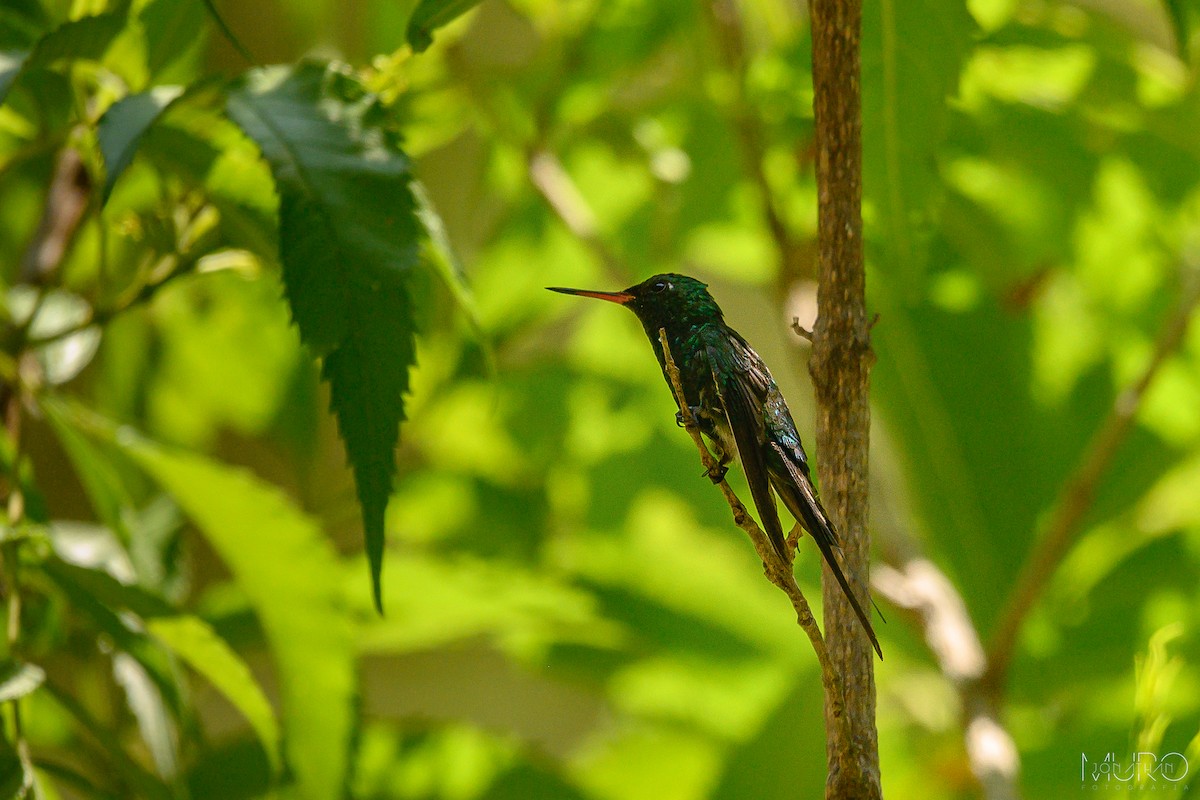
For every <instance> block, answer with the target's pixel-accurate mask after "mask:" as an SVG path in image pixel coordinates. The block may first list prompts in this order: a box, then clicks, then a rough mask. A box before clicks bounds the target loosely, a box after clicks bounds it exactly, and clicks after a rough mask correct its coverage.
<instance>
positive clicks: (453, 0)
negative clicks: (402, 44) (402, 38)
mask: <svg viewBox="0 0 1200 800" xmlns="http://www.w3.org/2000/svg"><path fill="white" fill-rule="evenodd" d="M479 2H480V0H421V3H420V5H418V6H417V8H416V10H415V11H413V14H412V16H411V17H409V19H408V34H407V39H408V44H409V46H410V47H412V49H413V50H414V51H416V52H418V53H423V52H424V51H425V50H426V49H427V48H428V47H429V45H431V44H433V32H434V31H435V30H437V29H438V28H440V27H442V26H443V25H446V24H448V23H450V22H453V21H454V20H455V19H457V18H458V17H461V16H462V15H463V14H465V13H467V12H468V11H470V10H471V9H472V8H474V7H475V6H477V5H479Z"/></svg>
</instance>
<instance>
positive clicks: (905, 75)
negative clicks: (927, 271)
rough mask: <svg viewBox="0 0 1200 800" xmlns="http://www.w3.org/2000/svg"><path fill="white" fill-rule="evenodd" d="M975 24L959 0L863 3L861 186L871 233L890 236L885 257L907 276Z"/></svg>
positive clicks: (918, 270) (919, 253)
mask: <svg viewBox="0 0 1200 800" xmlns="http://www.w3.org/2000/svg"><path fill="white" fill-rule="evenodd" d="M974 29H975V28H974V22H973V21H972V19H971V16H970V15H969V14H968V13H967V9H966V5H965V4H964V3H962V2H959V0H954V2H950V3H944V2H941V1H940V0H875V2H869V3H867V4H866V5H865V7H864V8H863V31H862V142H863V194H864V196H865V198H866V199H867V200H868V201H870V203H871V204H872V205H873V207H874V209H875V214H876V218H877V226H878V231H877V233H876V235H875V237H874V238H876V239H877V240H878V241H881V242H886V250H885V260H886V261H887V262H888V263H889V265H890V266H891V267H892V269H893V270H895V271H896V272H897V273H898V274H899V275H901V276H903V277H905V278H906V279H908V280H910V281H911V280H912V279H913V278H916V277H918V276H920V275H921V274H922V273H923V272H924V260H925V252H924V249H925V248H924V244H923V241H922V240H923V239H924V238H925V235H926V234H925V230H926V229H927V228H928V227H929V223H930V217H931V212H932V207H933V205H934V203H935V201H936V200H937V196H938V176H937V163H936V157H937V152H938V148H939V146H940V144H941V142H942V140H943V138H944V137H945V134H946V130H947V126H948V121H949V111H950V109H949V106H948V104H947V98H949V97H950V96H951V95H952V94H954V92H955V91H956V89H957V87H958V76H959V72H960V71H961V68H962V65H963V61H964V59H965V57H966V54H967V52H968V49H969V47H970V44H971V36H972V34H973V32H974ZM911 285H915V284H911Z"/></svg>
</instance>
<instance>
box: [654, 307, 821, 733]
mask: <svg viewBox="0 0 1200 800" xmlns="http://www.w3.org/2000/svg"><path fill="white" fill-rule="evenodd" d="M658 340H659V342H660V343H661V344H662V351H663V362H664V364H665V365H666V371H667V378H668V380H669V381H670V382H671V390H672V391H673V392H674V394H675V402H676V403H678V404H679V411H680V415H681V417H682V419H683V427H684V429H685V430H686V431H687V432H688V435H689V436H691V437H692V441H693V442H694V443H695V444H696V449H697V450H699V451H700V461H701V463H702V464H703V465H704V469H705V470H707V471H708V474H709V475H718V474H720V466H719V465H718V464H717V461H716V459H715V458H713V456H712V453H710V452H709V450H708V446H707V445H705V444H704V439H703V438H702V437H701V435H700V426H699V425H697V424H696V419H695V417H693V416H692V410H691V408H690V407H689V406H688V403H687V398H686V396H685V395H684V392H683V380H682V378H681V377H680V374H679V367H678V366H676V364H675V359H674V357H673V356H672V355H671V346H670V344H669V343H668V341H667V331H666V329H665V328H659V330H658ZM716 483H717V486H719V487H720V489H721V494H723V495H724V496H725V502H726V503H728V504H729V510H730V511H732V512H733V524H735V525H737V526H738V527H739V528H741V529H742V530H743V531H745V532H746V535H747V536H749V537H750V541H751V543H752V544H753V545H754V550H755V552H757V553H758V557H759V558H760V559H761V560H762V562H763V571H764V573H765V574H766V576H767V579H768V580H769V581H771V583H773V584H775V585H776V586H778V587H779V589H780V590H781V591H783V593H784V594H786V595H787V596H788V599H789V600H791V601H792V607H793V608H794V609H795V610H796V622H797V623H798V624H799V625H800V627H801V628H803V629H804V632H805V633H806V634H808V639H809V641H810V642H812V647H813V651H814V652H816V654H817V661H818V662H819V663H820V665H821V682H822V683H823V684H824V686H825V695H826V697H828V698H829V701H830V702H831V703H832V704H834V706H835V707H836V708H837V709H838V713H837V717H838V718H839V719H840V718H842V717H843V715H842V713H841V709H842V705H843V704H842V681H841V678H840V677H839V676H838V674H837V672H835V671H834V669H833V664H832V662H831V661H830V659H829V651H828V649H827V648H826V647H825V639H824V637H822V635H821V629H820V627H818V626H817V620H816V618H815V617H814V616H813V613H812V609H811V608H810V607H809V605H808V600H806V599H805V597H804V593H803V592H802V591H801V590H800V586H799V585H798V584H797V583H796V577H795V575H793V574H792V568H791V565H790V564H786V563H784V562H783V560H782V559H780V557H779V554H778V553H776V552H775V550H774V548H773V547H772V546H771V542H770V541H769V540H768V539H767V535H766V534H765V533H763V531H762V528H760V527H758V523H756V522H755V521H754V518H753V517H752V516H750V513H749V512H748V511H746V507H745V506H744V505H742V501H741V500H740V499H738V496H737V494H736V493H735V492H734V491H733V489H732V488H731V487H730V486H729V483H728V481H726V480H725V479H724V478H721V479H720V480H719V481H717V482H716Z"/></svg>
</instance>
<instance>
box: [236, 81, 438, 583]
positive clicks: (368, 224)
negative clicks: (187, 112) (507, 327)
mask: <svg viewBox="0 0 1200 800" xmlns="http://www.w3.org/2000/svg"><path fill="white" fill-rule="evenodd" d="M227 107H228V111H229V114H230V116H231V117H232V118H233V119H234V121H236V122H237V123H238V124H239V125H240V126H241V127H242V129H243V130H244V131H245V132H246V133H247V134H248V135H249V136H250V137H251V138H252V139H254V141H255V142H257V143H258V146H259V147H260V148H261V150H262V153H263V156H264V157H265V158H266V160H267V163H268V164H270V167H271V172H272V173H273V174H274V176H275V182H276V186H277V189H278V191H279V197H280V210H279V225H280V232H279V238H280V255H281V258H282V261H283V279H284V285H285V288H286V291H287V297H288V300H289V302H290V304H291V307H292V313H293V315H294V317H295V320H296V324H297V325H298V326H299V327H300V336H301V338H302V339H303V340H304V342H305V343H307V344H308V345H309V347H311V348H312V349H313V350H314V351H315V352H316V353H317V354H318V355H320V356H323V357H324V365H323V368H322V376H323V377H324V378H325V379H326V380H328V381H329V382H330V386H331V390H332V408H333V411H334V412H335V413H336V414H337V418H338V426H339V430H340V431H341V434H342V438H343V439H344V440H345V442H346V451H347V454H348V456H349V459H350V463H351V464H352V465H353V467H354V475H355V479H356V482H357V486H358V496H359V500H360V502H361V504H362V510H363V527H364V530H365V537H366V549H367V556H368V560H369V562H370V566H371V577H372V581H373V586H374V591H375V599H376V604H377V605H379V606H380V607H382V606H381V599H380V588H379V580H380V573H381V569H382V563H383V544H384V531H383V519H384V511H385V509H386V507H387V500H388V495H389V493H390V491H391V481H392V475H393V473H394V470H395V460H394V452H393V451H394V449H395V446H396V442H397V440H398V437H399V424H400V422H401V421H402V420H403V419H404V394H405V392H406V391H407V390H408V369H409V367H410V366H411V365H412V364H413V361H414V358H415V349H414V340H413V335H414V327H413V319H412V309H411V300H410V296H409V290H408V285H407V280H406V278H407V273H409V272H410V271H411V270H412V269H413V268H414V267H415V266H416V265H417V264H418V262H419V257H420V255H419V254H420V247H421V230H422V227H421V222H420V220H419V219H418V218H417V213H416V211H417V206H416V200H415V198H414V197H413V193H412V189H411V186H410V182H411V176H410V173H409V162H408V158H407V157H406V156H405V155H404V153H403V152H401V151H400V149H399V148H398V147H397V146H395V144H394V143H393V142H392V137H391V136H390V131H388V130H386V129H384V128H382V127H380V126H379V125H377V124H375V123H374V122H373V119H372V116H371V112H373V111H374V110H375V108H374V104H373V99H372V98H371V97H370V96H369V95H365V94H364V93H363V92H362V89H361V87H360V86H359V84H358V83H357V82H356V81H354V80H353V79H352V78H349V77H348V76H345V75H343V74H340V73H339V72H338V71H336V69H335V68H332V67H330V68H325V67H322V66H320V65H316V64H305V65H302V66H300V67H297V68H295V69H289V68H271V69H263V70H255V71H254V72H251V73H250V74H249V75H248V76H247V77H246V79H245V81H244V82H243V83H242V84H241V85H240V86H239V87H237V88H236V89H234V90H233V91H232V92H230V95H229V100H228V106H227Z"/></svg>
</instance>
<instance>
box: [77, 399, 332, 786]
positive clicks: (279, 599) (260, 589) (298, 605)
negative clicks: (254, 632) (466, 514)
mask: <svg viewBox="0 0 1200 800" xmlns="http://www.w3.org/2000/svg"><path fill="white" fill-rule="evenodd" d="M72 413H75V414H76V416H77V420H76V421H77V424H85V425H87V426H88V427H89V428H90V429H91V430H92V431H93V432H94V433H95V434H98V435H102V436H104V437H106V438H108V439H109V440H110V441H113V442H116V443H117V444H118V445H119V446H120V447H121V449H122V450H123V451H124V452H125V453H126V454H127V455H129V457H130V458H132V459H133V460H134V461H135V462H136V463H137V464H138V465H140V466H141V467H142V468H143V469H144V470H146V472H148V473H149V474H150V475H151V476H152V477H153V478H154V479H155V480H157V481H158V482H159V483H160V484H161V485H162V486H163V488H165V489H166V490H167V491H168V492H169V493H170V494H171V495H172V496H173V497H174V498H175V500H176V501H177V502H178V503H179V505H180V507H181V508H182V509H183V510H184V512H185V513H186V514H187V515H188V516H189V517H190V518H191V520H192V521H193V522H194V523H195V524H196V526H197V527H198V528H199V529H200V531H201V532H202V533H203V534H204V536H205V537H206V538H207V540H208V542H209V543H210V544H211V545H212V547H213V549H214V550H216V552H217V553H218V554H219V555H220V556H221V558H222V560H223V561H224V562H225V564H226V565H227V566H228V567H229V570H230V572H231V573H232V574H233V576H234V578H235V580H236V581H237V584H238V586H239V587H241V589H242V591H244V592H245V594H246V597H247V598H248V599H249V601H250V604H251V605H252V607H253V608H254V610H255V612H256V613H257V615H258V617H259V620H260V622H261V623H262V626H263V630H264V631H265V633H266V636H267V639H268V640H269V643H270V645H271V652H272V653H273V655H274V657H275V660H276V664H277V668H278V672H279V679H280V688H281V694H282V704H283V719H284V730H285V731H286V732H287V736H286V753H287V756H288V762H289V764H290V766H291V770H292V772H293V773H294V774H295V776H296V782H297V786H298V788H299V792H300V795H301V796H302V797H304V798H308V799H309V800H325V798H329V797H338V796H340V795H341V787H342V785H343V780H344V777H345V774H346V769H347V764H348V748H349V744H350V735H351V729H352V726H353V722H354V698H355V673H354V653H353V642H352V636H351V630H350V625H349V622H348V620H347V617H346V616H345V615H344V614H343V613H342V611H341V608H340V606H341V591H340V589H339V585H338V584H339V582H338V569H337V561H338V559H337V554H336V553H334V551H333V548H332V547H331V546H330V545H329V542H328V541H327V540H326V539H325V538H324V537H323V536H322V535H321V532H320V529H319V528H318V527H317V524H316V523H315V522H314V521H313V520H312V519H311V518H309V517H308V516H306V515H304V514H303V513H301V512H300V511H298V510H297V509H296V507H295V506H294V505H292V503H291V502H290V501H288V500H287V498H285V497H284V496H283V494H282V493H281V492H280V491H279V490H278V489H276V488H274V487H272V486H270V485H268V484H265V483H263V482H262V481H260V480H258V479H257V478H255V477H254V476H252V475H251V474H250V473H248V472H246V471H245V470H241V469H234V468H230V467H227V466H224V465H222V464H218V463H216V462H213V461H210V460H208V459H206V458H202V457H200V456H197V455H191V454H187V453H181V452H177V451H171V450H167V449H165V448H162V447H160V446H158V445H156V444H154V443H152V442H150V441H148V440H146V439H143V438H142V437H140V436H138V435H136V434H134V433H133V432H132V431H130V430H128V429H122V430H121V431H120V432H119V433H118V432H117V431H115V430H113V429H112V428H111V427H110V426H108V425H107V424H105V423H104V422H103V421H100V420H96V419H95V418H92V417H89V418H87V419H88V420H89V421H88V422H83V421H82V419H81V418H80V415H81V413H82V412H72Z"/></svg>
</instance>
